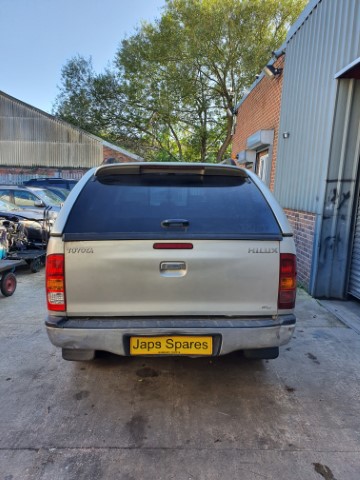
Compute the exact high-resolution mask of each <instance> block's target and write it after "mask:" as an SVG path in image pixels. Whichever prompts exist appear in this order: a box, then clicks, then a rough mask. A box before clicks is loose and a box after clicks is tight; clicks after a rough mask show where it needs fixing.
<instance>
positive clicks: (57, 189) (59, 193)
mask: <svg viewBox="0 0 360 480" xmlns="http://www.w3.org/2000/svg"><path fill="white" fill-rule="evenodd" d="M28 188H29V187H28ZM42 188H43V189H44V190H49V191H50V192H52V193H54V194H55V195H56V196H58V197H59V198H60V199H61V200H62V202H65V200H66V199H67V197H68V196H69V193H70V190H66V189H65V188H60V187H53V186H47V187H42Z"/></svg>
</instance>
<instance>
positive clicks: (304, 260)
mask: <svg viewBox="0 0 360 480" xmlns="http://www.w3.org/2000/svg"><path fill="white" fill-rule="evenodd" d="M284 210H285V213H286V215H287V218H288V220H289V222H290V224H291V226H292V228H293V230H294V240H295V245H296V253H297V270H298V284H299V286H302V287H304V288H305V289H306V290H309V282H310V273H311V264H312V253H313V245H314V233H315V221H316V215H315V214H314V213H309V212H301V211H296V210H288V209H284Z"/></svg>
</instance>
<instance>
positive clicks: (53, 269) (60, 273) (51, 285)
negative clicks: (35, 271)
mask: <svg viewBox="0 0 360 480" xmlns="http://www.w3.org/2000/svg"><path fill="white" fill-rule="evenodd" d="M64 266H65V262H64V255H61V254H53V255H49V256H48V257H47V259H46V298H47V306H48V310H52V311H57V312H59V311H60V312H63V311H65V310H66V300H65V274H64V273H65V268H64Z"/></svg>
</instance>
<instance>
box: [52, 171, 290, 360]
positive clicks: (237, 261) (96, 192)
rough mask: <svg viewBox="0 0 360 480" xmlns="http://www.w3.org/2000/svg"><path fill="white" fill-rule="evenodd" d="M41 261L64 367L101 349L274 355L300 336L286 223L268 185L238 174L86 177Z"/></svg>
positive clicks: (96, 173) (132, 352)
mask: <svg viewBox="0 0 360 480" xmlns="http://www.w3.org/2000/svg"><path fill="white" fill-rule="evenodd" d="M109 206H110V208H109ZM46 265H47V267H46V289H47V291H46V295H47V303H48V312H49V315H48V318H47V321H46V328H47V332H48V336H49V338H50V340H51V342H52V343H53V344H54V345H56V346H58V347H60V348H62V354H63V358H64V359H66V360H90V359H92V358H94V355H95V352H96V350H105V351H109V352H113V353H116V354H119V355H133V356H136V355H144V356H157V355H158V356H162V355H187V356H217V355H225V354H227V353H230V352H233V351H238V350H241V351H243V352H244V354H245V356H247V357H248V358H258V359H262V358H264V359H265V358H276V357H277V356H278V354H279V346H281V345H284V344H286V343H287V342H289V340H290V338H291V336H292V333H293V331H294V328H295V321H296V320H295V316H294V306H295V297H296V257H295V245H294V239H293V234H292V230H291V227H290V225H289V223H288V220H287V218H286V216H285V214H284V212H283V210H282V209H281V207H280V206H279V204H278V203H277V202H276V200H275V198H274V197H273V195H272V194H271V192H270V191H269V190H268V188H267V187H266V186H265V185H264V184H263V183H262V182H261V180H259V178H258V177H257V176H256V175H255V174H253V173H252V172H249V171H247V170H243V169H240V168H237V167H234V166H227V165H212V164H166V163H163V164H160V163H158V164H156V163H155V164H151V163H136V164H113V165H111V164H110V165H103V166H100V167H98V168H97V169H92V170H90V171H89V172H87V173H86V174H85V176H84V177H83V178H82V179H81V180H80V182H79V184H78V185H77V187H76V190H75V191H73V192H72V194H71V195H70V196H69V198H68V200H67V201H66V203H65V205H64V207H63V209H62V211H61V212H60V214H59V216H58V219H57V221H56V223H55V225H54V228H53V230H52V232H51V234H50V239H49V244H48V250H47V262H46ZM65 279H66V281H65Z"/></svg>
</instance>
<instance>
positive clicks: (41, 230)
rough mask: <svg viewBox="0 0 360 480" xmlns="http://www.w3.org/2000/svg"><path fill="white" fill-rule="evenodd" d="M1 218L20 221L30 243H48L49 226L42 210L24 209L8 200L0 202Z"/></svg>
mask: <svg viewBox="0 0 360 480" xmlns="http://www.w3.org/2000/svg"><path fill="white" fill-rule="evenodd" d="M0 218H5V219H7V220H14V219H16V220H17V219H18V220H19V221H20V222H21V223H22V224H23V226H24V233H25V235H26V237H27V239H28V240H29V242H37V243H38V242H41V243H44V242H47V239H48V238H47V237H48V226H47V224H46V222H45V220H44V215H43V212H42V211H41V210H39V209H35V210H31V209H23V208H20V207H17V206H16V205H14V204H13V203H10V202H7V201H6V200H0ZM50 222H51V225H52V223H53V222H52V221H51V220H50ZM51 225H50V226H51Z"/></svg>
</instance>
